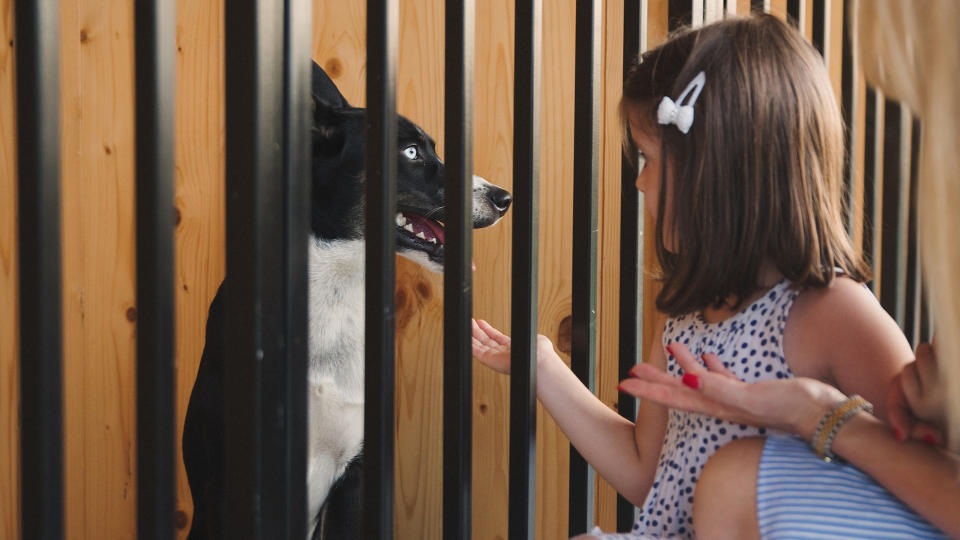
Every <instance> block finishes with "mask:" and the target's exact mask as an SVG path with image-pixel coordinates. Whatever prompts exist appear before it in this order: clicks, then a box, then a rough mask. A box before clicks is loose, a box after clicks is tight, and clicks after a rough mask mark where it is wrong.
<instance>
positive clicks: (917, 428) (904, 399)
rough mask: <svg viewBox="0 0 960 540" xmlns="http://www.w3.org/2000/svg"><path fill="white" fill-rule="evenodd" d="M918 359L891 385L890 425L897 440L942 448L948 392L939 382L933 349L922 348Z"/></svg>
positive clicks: (919, 348)
mask: <svg viewBox="0 0 960 540" xmlns="http://www.w3.org/2000/svg"><path fill="white" fill-rule="evenodd" d="M915 357H916V359H915V360H914V361H913V362H911V363H909V364H907V365H906V366H905V367H904V368H903V371H901V372H900V373H899V374H898V375H897V376H896V378H894V380H893V383H892V384H891V385H890V392H889V394H888V395H887V410H888V411H889V414H890V424H891V425H892V426H893V432H894V435H895V436H896V437H897V439H900V440H904V439H906V438H908V437H909V438H911V439H917V440H921V441H925V442H927V443H929V444H940V443H942V442H943V440H944V426H945V425H946V423H945V418H944V411H945V410H946V393H945V392H946V391H945V389H944V387H943V385H941V384H940V381H939V379H938V377H939V373H938V371H937V360H936V356H935V355H934V350H933V345H931V344H928V343H922V344H920V345H918V346H917V350H916V353H915Z"/></svg>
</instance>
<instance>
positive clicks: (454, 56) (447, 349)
mask: <svg viewBox="0 0 960 540" xmlns="http://www.w3.org/2000/svg"><path fill="white" fill-rule="evenodd" d="M475 12H476V6H475V2H474V0H447V2H446V68H445V73H446V75H445V77H446V81H445V89H444V103H445V105H444V138H445V144H444V148H445V150H444V154H445V156H444V157H445V158H446V168H445V173H446V178H445V183H444V197H445V198H446V200H445V201H444V206H445V208H446V213H445V214H446V215H445V218H444V229H445V238H446V239H447V242H445V243H444V254H443V256H444V269H443V303H444V309H443V316H444V320H443V326H444V332H443V336H444V337H443V352H444V359H443V537H444V538H445V539H447V540H465V539H468V538H470V529H471V523H472V520H471V505H470V502H471V500H470V490H471V486H472V485H473V483H472V477H471V472H472V466H473V462H472V456H473V452H472V450H473V448H472V444H473V440H472V435H473V362H472V361H471V359H472V357H473V355H472V351H471V345H470V344H471V337H470V336H471V326H470V319H471V316H472V313H473V276H472V270H471V261H472V256H473V232H472V228H473V223H472V219H471V218H472V212H473V206H472V205H473V197H472V192H473V69H474V14H475Z"/></svg>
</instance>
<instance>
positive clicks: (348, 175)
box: [311, 64, 511, 272]
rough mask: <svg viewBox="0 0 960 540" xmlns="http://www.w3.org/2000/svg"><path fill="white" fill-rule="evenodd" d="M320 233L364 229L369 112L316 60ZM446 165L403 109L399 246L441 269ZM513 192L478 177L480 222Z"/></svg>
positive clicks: (345, 234)
mask: <svg viewBox="0 0 960 540" xmlns="http://www.w3.org/2000/svg"><path fill="white" fill-rule="evenodd" d="M313 104H314V115H313V187H312V189H313V201H312V202H313V207H312V221H311V228H312V231H313V234H314V235H316V236H317V237H318V238H321V239H324V240H337V239H358V238H362V237H363V228H364V227H363V219H364V217H363V216H364V204H363V198H364V190H365V188H364V180H365V175H364V144H363V142H364V117H365V112H366V111H365V110H364V109H360V108H355V107H351V106H350V105H349V103H347V100H346V99H344V97H343V95H342V94H340V91H339V90H338V89H337V87H336V85H334V84H333V81H331V80H330V78H329V77H327V75H326V73H324V71H323V70H322V69H321V68H320V67H319V66H318V65H316V64H314V66H313ZM443 183H444V165H443V161H441V160H440V158H439V157H438V156H437V153H436V148H435V144H434V141H433V139H432V138H431V137H430V136H429V135H427V134H426V133H424V131H423V130H422V129H420V127H419V126H417V125H416V124H414V123H413V122H411V121H410V120H408V119H407V118H404V117H403V116H399V115H398V117H397V213H396V216H395V230H396V238H397V253H399V254H400V255H403V256H405V257H407V258H409V259H411V260H413V261H415V262H417V263H419V264H420V265H422V266H424V267H426V268H427V269H429V270H432V271H434V272H440V271H442V269H443V249H444V248H443V246H444V239H445V238H444V228H443V222H444V219H445V217H446V213H445V211H444V203H443ZM510 202H511V198H510V193H509V192H507V191H506V190H503V189H501V188H499V187H497V186H495V185H493V184H491V183H489V182H487V181H486V180H484V179H483V178H481V177H479V176H474V177H473V226H474V228H480V227H488V226H490V225H493V224H494V223H496V222H497V221H498V220H499V219H500V218H501V217H502V216H503V215H504V213H506V211H507V208H509V207H510Z"/></svg>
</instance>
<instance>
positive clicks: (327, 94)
mask: <svg viewBox="0 0 960 540" xmlns="http://www.w3.org/2000/svg"><path fill="white" fill-rule="evenodd" d="M312 81H313V84H312V90H311V93H312V94H313V100H314V101H318V100H319V101H323V102H324V103H327V104H328V105H330V106H331V107H349V106H350V104H349V103H347V100H346V98H344V97H343V94H341V93H340V89H339V88H337V85H335V84H333V81H332V80H331V79H330V77H329V76H328V75H327V72H326V71H324V70H323V68H322V67H320V66H319V64H317V63H316V62H314V63H313V73H312Z"/></svg>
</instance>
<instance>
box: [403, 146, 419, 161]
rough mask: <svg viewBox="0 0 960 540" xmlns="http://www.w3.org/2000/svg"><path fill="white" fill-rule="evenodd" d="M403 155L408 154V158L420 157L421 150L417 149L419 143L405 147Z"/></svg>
mask: <svg viewBox="0 0 960 540" xmlns="http://www.w3.org/2000/svg"><path fill="white" fill-rule="evenodd" d="M403 155H405V156H407V159H417V158H418V157H420V150H419V149H417V145H415V144H411V145H410V146H408V147H406V148H404V149H403Z"/></svg>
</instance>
